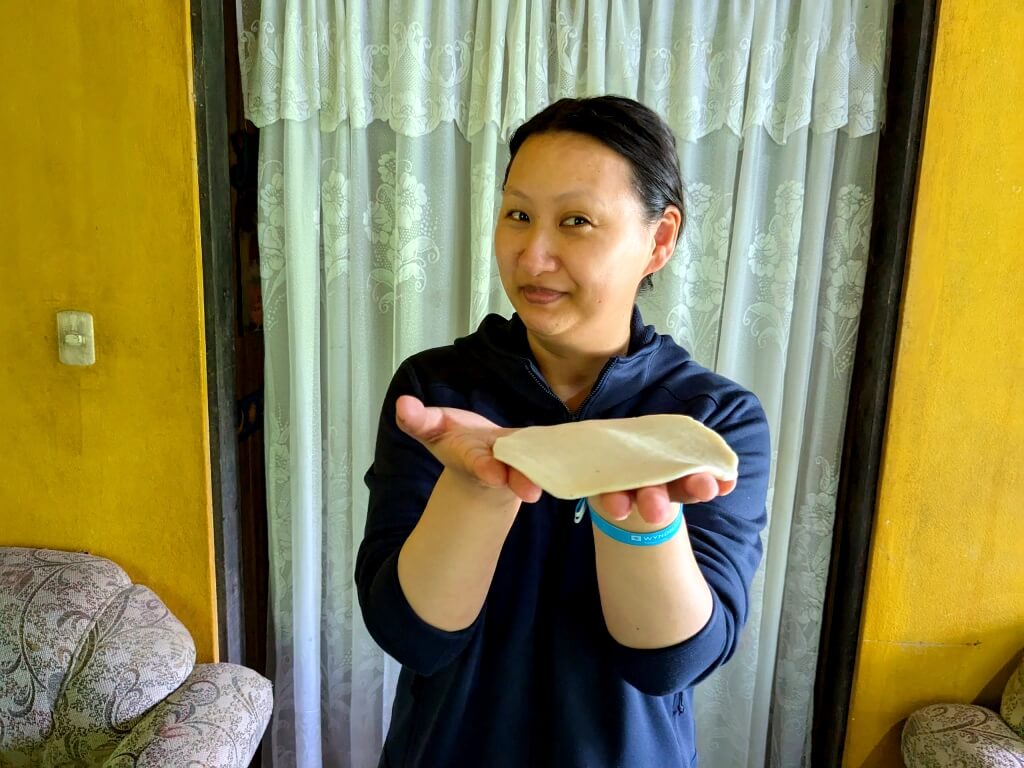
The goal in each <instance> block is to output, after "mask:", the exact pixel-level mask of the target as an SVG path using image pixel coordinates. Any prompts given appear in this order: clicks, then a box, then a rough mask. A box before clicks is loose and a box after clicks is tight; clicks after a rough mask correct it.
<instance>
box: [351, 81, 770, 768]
mask: <svg viewBox="0 0 1024 768" xmlns="http://www.w3.org/2000/svg"><path fill="white" fill-rule="evenodd" d="M510 149H511V159H510V160H509V165H508V168H507V170H506V174H505V184H504V189H503V193H504V194H503V200H502V206H501V212H500V214H499V218H498V223H497V226H496V229H495V254H496V257H497V262H498V268H499V272H500V274H501V281H502V285H503V286H504V289H505V292H506V293H507V294H508V297H509V300H510V301H511V302H512V305H513V307H514V308H515V310H516V314H515V315H514V316H513V317H512V319H511V320H506V319H505V318H502V317H499V316H497V315H491V316H489V317H487V318H486V319H485V320H484V321H483V323H482V324H481V325H480V328H479V329H478V330H477V331H476V332H475V333H473V334H472V335H470V336H468V337H466V338H462V339H458V340H457V341H456V342H455V343H454V344H453V345H452V346H448V347H443V348H439V349H433V350H429V351H426V352H423V353H420V354H418V355H415V356H413V357H412V358H410V359H409V360H407V361H405V363H403V364H402V366H401V367H400V368H399V370H398V372H397V373H396V374H395V377H394V380H393V381H392V384H391V387H390V390H389V391H388V394H387V397H386V399H385V402H384V407H383V412H382V415H381V421H380V428H379V432H378V438H377V449H376V456H375V460H374V463H373V466H372V467H371V468H370V470H369V472H368V473H367V476H366V481H367V484H368V485H369V488H370V508H369V515H368V518H367V524H366V534H365V538H364V541H363V543H362V545H361V547H360V551H359V557H358V560H357V564H356V581H357V586H358V591H359V600H360V605H361V607H362V611H363V616H364V619H365V622H366V626H367V628H368V629H369V631H370V633H371V634H372V635H373V637H374V639H375V640H376V641H377V642H378V643H379V644H380V646H381V647H382V648H383V649H384V650H385V651H386V652H387V653H388V654H390V655H391V656H393V657H394V658H395V659H396V660H398V661H399V662H401V664H402V667H403V668H402V672H401V675H400V677H399V682H398V689H397V693H396V698H395V704H394V711H393V715H392V720H391V728H390V731H389V732H388V735H387V740H386V743H385V746H384V752H383V755H382V756H381V763H380V764H381V765H382V766H392V767H393V768H398V767H399V766H426V767H428V768H443V767H446V766H473V767H474V768H477V767H480V766H488V767H491V768H501V767H504V766H509V767H510V768H511V767H515V768H528V767H529V768H532V767H533V766H548V765H550V766H559V768H571V767H573V766H581V767H582V766H586V767H587V768H603V767H604V766H638V767H641V768H647V767H648V766H650V767H651V768H658V767H660V766H690V765H694V764H696V750H695V747H694V744H695V742H694V730H693V716H692V712H691V707H690V704H691V698H692V688H693V686H694V685H695V684H696V683H698V682H700V681H701V680H702V679H704V678H705V677H706V676H707V675H708V674H709V673H710V672H711V671H712V670H714V669H715V668H716V667H718V666H719V665H721V664H722V663H724V662H725V661H726V660H727V659H728V658H729V656H730V655H731V654H732V652H733V651H734V649H735V647H736V643H737V639H738V633H739V631H740V628H741V627H742V625H743V623H744V621H745V620H746V616H747V601H748V592H749V588H750V581H751V579H752V577H753V575H754V571H755V570H756V568H757V565H758V563H759V561H760V557H761V544H760V538H759V533H760V531H761V529H762V528H763V526H764V525H765V494H766V489H767V478H768V466H769V444H768V432H767V427H766V424H765V419H764V414H763V412H762V410H761V407H760V405H759V404H758V402H757V400H756V398H755V397H754V396H753V395H751V394H750V393H749V392H747V391H745V390H743V389H742V388H741V387H739V386H738V385H736V384H735V383H733V382H731V381H729V380H727V379H725V378H723V377H721V376H718V375H716V374H714V373H711V372H710V371H708V370H706V369H704V368H702V367H701V366H699V365H697V364H696V363H695V362H694V361H693V360H692V359H691V358H690V356H689V355H688V354H687V352H686V351H685V350H683V349H682V348H680V347H678V346H677V345H676V344H675V343H674V342H673V341H672V340H671V339H670V338H669V337H667V336H662V335H658V334H657V333H655V331H654V329H653V328H651V327H649V326H644V324H643V322H642V320H641V318H640V314H639V311H638V310H637V309H636V308H635V299H636V294H637V291H638V286H642V285H644V284H647V285H649V283H650V277H651V275H652V274H654V273H655V272H657V271H658V270H659V269H661V268H662V267H664V266H665V264H666V263H667V262H668V260H669V258H670V257H671V255H672V251H673V250H674V248H675V244H676V239H677V237H678V234H679V231H680V227H681V226H682V221H683V201H682V181H681V179H680V174H679V166H678V160H677V155H676V147H675V140H674V138H673V136H672V134H671V131H670V130H669V129H668V127H667V126H666V125H665V124H664V123H663V122H662V121H661V119H660V118H659V117H658V116H657V115H656V114H654V113H653V112H652V111H650V110H649V109H647V108H646V107H643V106H642V105H640V104H638V103H637V102H635V101H632V100H629V99H625V98H619V97H601V98H595V99H581V100H571V99H564V100H562V101H559V102H557V103H555V104H553V105H551V106H550V107H548V108H547V109H545V110H544V111H543V112H541V113H539V114H538V115H536V116H535V117H533V118H532V119H531V120H529V121H528V122H527V123H525V124H524V125H523V126H522V127H520V128H519V129H518V130H517V131H516V132H515V134H514V135H513V136H512V140H511V143H510ZM650 413H681V414H686V415H688V416H691V417H693V418H695V419H697V420H699V421H701V422H703V423H705V424H706V425H707V426H709V427H711V428H712V429H714V430H715V431H717V432H718V433H719V434H720V435H722V437H724V438H725V440H726V441H727V442H728V443H729V445H730V446H731V447H732V449H733V450H734V451H735V452H736V453H737V454H738V456H739V478H738V480H737V481H736V482H735V483H720V482H718V481H717V480H715V479H714V478H713V477H711V476H710V475H707V474H697V475H691V476H688V477H684V478H681V479H679V480H676V481H674V482H671V483H669V484H667V485H660V486H655V487H646V488H636V489H635V490H633V491H630V492H619V493H610V494H605V495H602V496H600V497H597V498H592V499H590V500H589V502H590V505H591V515H592V516H600V519H598V520H597V523H601V522H602V521H604V522H605V524H604V525H601V526H600V528H599V527H597V525H596V524H595V525H593V526H592V525H591V524H590V522H582V521H580V520H579V517H578V516H576V515H574V508H575V504H574V503H573V502H571V501H561V500H558V499H555V498H553V497H551V496H549V495H547V494H544V493H542V492H541V489H540V488H539V487H537V486H536V485H534V484H533V483H532V482H531V481H530V479H529V478H527V477H524V476H523V475H522V474H520V473H519V472H517V471H516V470H514V469H512V468H510V467H508V466H505V465H504V464H502V463H501V462H499V461H498V460H497V459H495V458H494V456H493V454H492V452H491V446H492V445H493V443H494V441H495V439H497V438H498V437H500V436H501V435H502V434H505V433H507V432H508V431H510V430H512V429H515V428H520V427H526V426H531V425H546V424H556V423H561V422H567V421H570V420H576V419H604V418H621V417H629V416H640V415H644V414H650ZM733 486H735V488H734V487H733ZM677 503H682V504H684V505H686V507H685V509H686V512H685V524H684V525H683V526H682V527H681V528H680V530H679V532H678V533H677V534H675V535H673V536H671V537H670V538H669V539H668V540H667V541H665V542H664V543H660V544H658V545H657V546H643V547H640V546H632V545H630V544H628V543H625V542H623V541H621V540H620V539H623V538H625V539H627V540H628V536H621V535H615V529H619V531H631V532H637V531H639V532H649V531H658V530H661V529H664V528H666V527H667V526H669V525H672V524H673V523H674V522H675V518H676V516H677V515H678V514H681V510H680V507H679V506H678V504H677ZM609 524H610V525H611V526H614V527H613V528H609ZM609 534H611V535H609Z"/></svg>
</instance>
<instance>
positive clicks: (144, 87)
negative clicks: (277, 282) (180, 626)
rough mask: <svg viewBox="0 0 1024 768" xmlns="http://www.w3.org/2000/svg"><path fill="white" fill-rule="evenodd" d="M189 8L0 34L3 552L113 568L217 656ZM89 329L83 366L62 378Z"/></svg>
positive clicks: (36, 19) (164, 1)
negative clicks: (88, 356)
mask: <svg viewBox="0 0 1024 768" xmlns="http://www.w3.org/2000/svg"><path fill="white" fill-rule="evenodd" d="M191 56H192V52H191V38H190V29H189V4H188V1H187V0H123V1H122V2H118V3H113V4H109V3H101V4H96V3H87V2H70V3H63V2H62V3H51V2H29V3H19V4H18V10H17V13H16V14H15V15H14V17H12V18H11V19H8V20H7V21H6V22H5V23H3V24H0V72H3V73H4V77H3V82H4V86H3V97H2V98H0V147H2V148H3V158H2V160H0V168H2V178H0V291H2V295H3V301H2V302H0V473H2V477H0V545H19V546H27V545H32V546H44V547H54V548H61V549H85V550H89V551H91V552H93V553H95V554H99V555H103V556H105V557H109V558H111V559H113V560H115V561H117V562H118V563H119V564H121V565H122V566H123V567H124V568H125V569H126V570H127V571H128V573H129V575H130V576H131V577H132V578H133V579H134V580H135V581H138V582H141V583H144V584H146V585H148V586H149V587H151V588H152V589H153V590H154V591H155V592H156V593H157V594H158V595H160V597H161V598H163V600H164V601H165V602H166V603H167V605H168V606H169V607H170V609H171V610H172V611H173V612H174V613H175V614H176V615H177V616H178V617H179V618H180V619H181V620H182V621H183V622H184V623H185V625H186V626H187V627H188V628H189V629H190V630H191V632H192V635H193V637H194V638H195V642H196V649H197V651H198V655H199V657H200V659H201V660H210V659H213V658H215V656H216V624H215V622H216V619H215V616H216V606H215V596H216V592H215V589H214V570H213V553H212V533H211V513H210V509H211V502H210V479H209V459H208V455H209V447H208V444H209V440H208V426H207V413H206V379H205V360H204V349H203V318H202V312H203V306H202V294H201V286H202V283H201V271H200V270H201V251H200V246H199V225H198V208H197V195H198V192H197V180H196V179H197V170H196V158H195V153H196V146H195V123H194V113H193V107H192V70H191V66H192V59H191ZM60 309H81V310H85V311H88V312H91V313H93V316H94V318H95V327H96V334H97V341H96V356H97V362H96V365H95V366H93V367H91V368H73V367H68V366H64V365H61V364H60V363H59V362H58V359H57V345H56V320H55V313H56V312H57V311H58V310H60Z"/></svg>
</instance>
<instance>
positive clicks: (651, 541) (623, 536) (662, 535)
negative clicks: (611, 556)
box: [576, 499, 683, 547]
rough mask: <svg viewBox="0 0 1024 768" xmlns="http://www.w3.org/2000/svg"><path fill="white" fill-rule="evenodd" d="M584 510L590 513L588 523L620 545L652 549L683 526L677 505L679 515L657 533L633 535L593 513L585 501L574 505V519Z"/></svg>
mask: <svg viewBox="0 0 1024 768" xmlns="http://www.w3.org/2000/svg"><path fill="white" fill-rule="evenodd" d="M584 509H586V510H587V511H588V512H590V521H591V522H592V523H593V524H594V527H595V528H597V530H599V531H600V532H601V533H603V534H604V535H605V536H607V537H608V538H610V539H614V540H615V541H618V542H621V543H622V544H629V545H630V546H633V547H653V546H655V545H656V544H661V543H662V542H665V541H668V540H669V539H671V538H672V537H673V536H675V535H676V533H677V532H678V531H679V528H680V527H681V526H682V524H683V505H682V504H680V505H679V514H678V515H676V517H675V519H674V520H673V521H672V522H671V523H669V524H668V525H666V526H665V527H664V528H662V529H661V530H658V531H651V532H650V533H635V532H634V531H627V530H625V529H624V528H619V527H618V526H617V525H612V524H611V523H609V522H608V521H607V520H605V519H604V518H603V517H601V516H600V515H599V514H597V513H596V512H594V510H593V509H591V508H590V504H589V503H588V502H587V500H586V499H580V500H579V503H578V504H577V505H576V517H577V519H579V518H581V517H582V516H583V510H584Z"/></svg>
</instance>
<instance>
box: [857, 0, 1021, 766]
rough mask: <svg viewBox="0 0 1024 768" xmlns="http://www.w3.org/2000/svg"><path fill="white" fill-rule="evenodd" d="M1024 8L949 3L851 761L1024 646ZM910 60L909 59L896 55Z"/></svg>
mask: <svg viewBox="0 0 1024 768" xmlns="http://www.w3.org/2000/svg"><path fill="white" fill-rule="evenodd" d="M1022 30H1024V5H1022V4H1021V3H1020V2H1019V1H1018V0H990V2H984V3H979V2H975V0H942V3H941V15H940V18H939V25H938V37H937V44H936V49H935V62H934V68H933V70H932V80H931V92H930V97H929V104H928V114H927V122H926V126H925V140H924V154H923V159H922V166H921V174H920V181H919V185H918V192H917V201H916V207H915V214H914V223H913V231H912V241H911V247H910V253H909V262H908V273H907V282H906V288H905V296H904V302H903V308H902V319H901V328H900V335H899V340H898V345H897V357H896V365H895V377H894V384H893V389H892V396H891V403H890V413H889V422H888V432H887V435H886V442H885V452H884V456H883V463H882V477H881V490H880V495H879V499H878V510H877V518H876V521H875V533H874V544H873V548H872V552H871V560H870V571H869V577H868V590H867V596H866V605H865V614H864V621H863V628H862V636H861V645H860V652H859V657H858V662H857V672H856V680H855V685H854V692H853V700H852V704H851V717H850V721H849V728H848V732H847V740H846V753H845V754H846V759H845V761H844V762H845V764H846V765H848V766H858V767H859V766H901V765H902V762H901V761H900V757H899V729H900V727H901V726H902V721H903V720H904V719H905V718H906V716H907V715H908V714H910V712H912V711H913V710H914V709H916V708H917V707H919V706H922V705H924V704H928V703H934V702H940V701H963V702H972V701H978V702H980V703H988V704H989V705H991V704H996V703H997V702H998V699H999V693H1000V690H1001V686H1002V684H1003V682H1004V681H1005V679H1006V677H1007V675H1008V674H1009V672H1010V665H1011V664H1012V662H1013V661H1014V660H1015V659H1018V658H1019V657H1020V651H1021V650H1022V649H1024V472H1022V469H1021V468H1022V466H1024V341H1022V332H1024V290H1022V285H1024V118H1022V115H1024V46H1022V45H1021V41H1022V39H1024V38H1022V35H1024V31H1022ZM894 55H898V53H894Z"/></svg>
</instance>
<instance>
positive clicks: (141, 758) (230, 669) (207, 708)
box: [103, 664, 273, 768]
mask: <svg viewBox="0 0 1024 768" xmlns="http://www.w3.org/2000/svg"><path fill="white" fill-rule="evenodd" d="M272 707H273V697H272V695H271V690H270V681H269V680H267V679H266V678H264V677H262V676H261V675H258V674H256V673H255V672H253V671H252V670H251V669H247V668H246V667H240V666H238V665H237V664H197V665H196V667H195V669H193V670H192V674H191V675H189V677H188V680H186V681H185V684H184V685H182V686H181V687H180V688H179V689H178V690H176V691H175V692H174V693H172V694H171V695H170V696H168V697H167V698H166V699H164V700H163V701H162V702H160V704H159V705H157V707H156V708H155V709H153V711H152V712H150V713H149V714H148V715H147V716H146V717H145V719H143V720H142V722H140V723H139V724H138V725H137V726H136V727H135V728H134V729H133V730H132V732H131V734H129V735H128V736H127V737H126V738H125V739H124V741H122V742H121V744H119V745H118V747H117V749H116V750H115V751H114V754H112V755H111V756H110V759H108V760H107V762H105V763H104V764H103V768H164V766H171V765H192V764H193V763H199V764H201V765H203V766H206V768H233V766H245V765H248V764H249V760H251V759H252V755H253V753H254V752H255V751H256V747H257V745H258V744H259V741H260V738H261V737H262V735H263V731H264V729H266V727H267V722H268V721H269V720H270V711H271V709H272Z"/></svg>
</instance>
